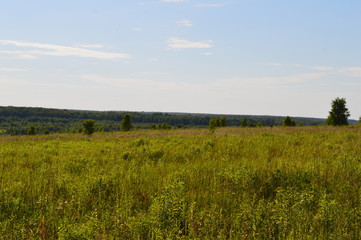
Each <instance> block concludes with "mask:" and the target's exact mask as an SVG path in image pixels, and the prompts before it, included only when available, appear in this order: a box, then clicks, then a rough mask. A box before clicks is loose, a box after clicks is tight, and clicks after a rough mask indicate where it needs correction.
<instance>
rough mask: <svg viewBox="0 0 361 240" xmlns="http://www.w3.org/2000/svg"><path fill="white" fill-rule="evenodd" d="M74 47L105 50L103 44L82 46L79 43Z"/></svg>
mask: <svg viewBox="0 0 361 240" xmlns="http://www.w3.org/2000/svg"><path fill="white" fill-rule="evenodd" d="M74 47H77V48H104V45H102V44H81V43H77V44H75V45H74Z"/></svg>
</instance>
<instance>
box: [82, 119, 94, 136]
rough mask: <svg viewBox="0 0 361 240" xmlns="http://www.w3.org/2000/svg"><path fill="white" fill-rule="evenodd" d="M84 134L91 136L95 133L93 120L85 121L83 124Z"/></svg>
mask: <svg viewBox="0 0 361 240" xmlns="http://www.w3.org/2000/svg"><path fill="white" fill-rule="evenodd" d="M83 127H84V133H85V134H86V135H89V136H90V135H92V134H93V133H94V132H95V120H93V119H87V120H85V121H84V122H83Z"/></svg>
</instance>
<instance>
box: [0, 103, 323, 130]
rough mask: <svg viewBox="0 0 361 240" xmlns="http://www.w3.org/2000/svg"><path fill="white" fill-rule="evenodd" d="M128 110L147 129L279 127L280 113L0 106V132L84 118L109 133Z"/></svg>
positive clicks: (76, 125) (310, 121)
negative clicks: (217, 123)
mask: <svg viewBox="0 0 361 240" xmlns="http://www.w3.org/2000/svg"><path fill="white" fill-rule="evenodd" d="M126 113H128V114H130V116H131V120H132V122H133V124H134V128H138V129H151V128H154V127H157V126H162V125H163V126H164V125H166V126H168V128H204V127H207V126H208V124H209V121H210V119H211V118H214V117H224V118H226V122H227V126H240V125H241V121H242V120H244V119H245V118H247V121H248V122H249V123H250V126H256V125H257V123H258V126H260V125H262V126H279V125H282V119H283V118H284V117H283V116H252V115H216V114H191V113H160V112H122V111H82V110H65V109H49V108H33V107H12V106H9V107H0V134H2V135H24V134H27V132H28V130H29V128H30V126H34V127H35V129H36V131H37V133H39V134H42V133H65V132H74V133H75V132H79V131H81V128H82V122H83V121H84V120H85V119H94V120H95V121H96V126H97V131H104V132H113V131H118V130H120V121H121V120H122V118H123V116H124V115H125V114H126ZM293 119H294V120H295V123H296V124H297V125H303V126H315V125H323V124H324V122H325V120H324V119H317V118H297V117H295V118H293Z"/></svg>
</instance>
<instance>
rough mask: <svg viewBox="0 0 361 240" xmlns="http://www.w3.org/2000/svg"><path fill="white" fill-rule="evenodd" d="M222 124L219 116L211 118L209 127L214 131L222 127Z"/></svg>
mask: <svg viewBox="0 0 361 240" xmlns="http://www.w3.org/2000/svg"><path fill="white" fill-rule="evenodd" d="M220 125H221V122H220V120H219V118H211V119H210V120H209V125H208V127H209V130H210V131H211V132H214V130H216V128H217V127H220Z"/></svg>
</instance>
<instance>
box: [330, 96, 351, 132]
mask: <svg viewBox="0 0 361 240" xmlns="http://www.w3.org/2000/svg"><path fill="white" fill-rule="evenodd" d="M349 116H350V112H349V111H348V109H347V107H346V99H345V98H336V99H335V100H333V101H332V103H331V111H330V112H329V115H328V118H327V120H326V124H327V125H332V126H342V125H348V121H347V118H348V117H349Z"/></svg>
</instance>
